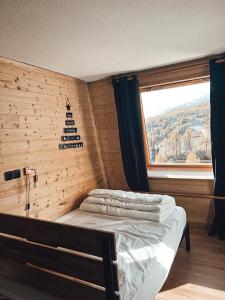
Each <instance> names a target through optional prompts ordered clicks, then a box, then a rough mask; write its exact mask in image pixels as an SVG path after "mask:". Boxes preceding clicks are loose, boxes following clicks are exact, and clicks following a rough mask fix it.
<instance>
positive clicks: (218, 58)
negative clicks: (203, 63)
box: [210, 52, 225, 64]
mask: <svg viewBox="0 0 225 300" xmlns="http://www.w3.org/2000/svg"><path fill="white" fill-rule="evenodd" d="M210 60H215V62H216V63H217V64H220V63H223V62H225V52H223V53H221V54H218V55H214V56H212V57H211V59H210Z"/></svg>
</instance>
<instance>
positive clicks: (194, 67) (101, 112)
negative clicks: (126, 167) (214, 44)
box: [88, 59, 213, 225]
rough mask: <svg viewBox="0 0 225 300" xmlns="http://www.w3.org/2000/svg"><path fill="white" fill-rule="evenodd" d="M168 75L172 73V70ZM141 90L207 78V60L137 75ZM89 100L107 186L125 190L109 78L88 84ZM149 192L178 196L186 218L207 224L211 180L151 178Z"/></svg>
mask: <svg viewBox="0 0 225 300" xmlns="http://www.w3.org/2000/svg"><path fill="white" fill-rule="evenodd" d="M174 69H175V71H174V72H171V70H174ZM138 75H139V83H140V85H141V87H145V86H152V85H157V83H163V84H165V82H167V80H168V76H170V82H173V81H176V80H180V81H183V80H185V78H186V79H191V78H207V77H208V60H206V59H203V60H197V61H194V62H193V63H185V64H182V67H181V65H180V64H177V65H176V66H175V67H174V66H172V67H171V66H168V67H166V68H165V69H164V68H159V69H155V70H148V71H144V72H140V73H139V74H138ZM88 87H89V91H90V96H91V100H92V105H93V110H94V115H95V120H96V124H97V128H98V133H99V138H100V146H101V149H102V157H103V162H104V166H105V171H106V175H107V180H108V184H109V187H110V188H112V189H128V186H127V183H126V179H125V176H124V171H123V165H122V159H121V152H120V145H119V133H118V124H117V116H116V108H115V101H114V93H113V87H112V83H111V79H110V78H108V79H105V80H100V81H98V82H93V83H90V84H89V85H88ZM150 189H151V192H158V193H168V194H171V193H172V194H179V196H176V201H177V204H178V205H180V206H183V207H184V208H185V209H186V211H187V213H188V218H189V220H190V221H191V222H193V223H198V224H201V225H205V224H207V223H209V222H210V220H211V214H212V209H211V207H212V203H211V199H210V196H211V195H212V191H213V181H212V180H204V179H192V180H191V179H186V180H184V179H179V178H177V179H165V178H163V179H162V178H151V179H150Z"/></svg>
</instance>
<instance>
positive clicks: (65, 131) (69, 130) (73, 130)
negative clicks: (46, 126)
mask: <svg viewBox="0 0 225 300" xmlns="http://www.w3.org/2000/svg"><path fill="white" fill-rule="evenodd" d="M63 132H64V133H76V132H77V128H75V127H72V128H71V127H67V128H63Z"/></svg>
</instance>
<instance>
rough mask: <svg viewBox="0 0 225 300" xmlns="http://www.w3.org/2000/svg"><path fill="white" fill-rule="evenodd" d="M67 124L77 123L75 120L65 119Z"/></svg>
mask: <svg viewBox="0 0 225 300" xmlns="http://www.w3.org/2000/svg"><path fill="white" fill-rule="evenodd" d="M65 124H66V125H75V121H74V120H65Z"/></svg>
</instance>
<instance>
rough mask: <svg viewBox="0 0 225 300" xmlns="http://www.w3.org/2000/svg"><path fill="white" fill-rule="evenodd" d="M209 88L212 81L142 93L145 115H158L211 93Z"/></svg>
mask: <svg viewBox="0 0 225 300" xmlns="http://www.w3.org/2000/svg"><path fill="white" fill-rule="evenodd" d="M209 90H210V83H209V82H205V83H198V84H192V85H187V86H181V87H175V88H169V89H162V90H158V91H150V92H144V93H141V97H142V103H143V109H144V116H145V118H146V117H153V116H156V115H158V114H160V113H161V112H163V111H165V110H167V109H171V108H174V107H176V106H178V105H181V104H184V103H187V102H191V101H193V100H195V99H198V98H200V97H202V96H204V95H206V94H209Z"/></svg>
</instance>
